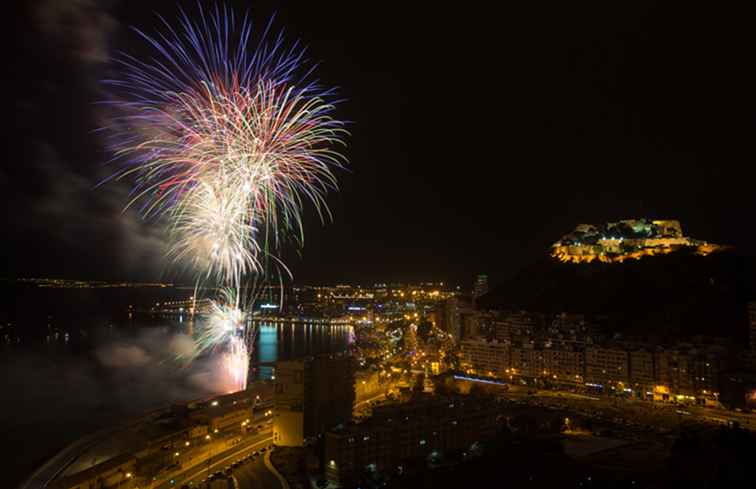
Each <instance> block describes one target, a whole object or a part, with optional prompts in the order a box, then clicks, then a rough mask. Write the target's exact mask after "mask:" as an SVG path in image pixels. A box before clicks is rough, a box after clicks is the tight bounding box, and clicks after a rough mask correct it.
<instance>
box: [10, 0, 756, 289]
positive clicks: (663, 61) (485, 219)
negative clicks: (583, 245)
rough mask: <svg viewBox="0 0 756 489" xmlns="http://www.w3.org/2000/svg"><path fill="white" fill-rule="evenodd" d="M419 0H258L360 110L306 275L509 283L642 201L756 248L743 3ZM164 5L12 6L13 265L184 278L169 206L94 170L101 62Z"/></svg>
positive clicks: (703, 233)
mask: <svg viewBox="0 0 756 489" xmlns="http://www.w3.org/2000/svg"><path fill="white" fill-rule="evenodd" d="M179 3H180V4H183V5H186V8H187V9H188V10H189V11H191V10H192V9H193V8H195V5H196V3H195V2H179ZM405 3H407V4H409V3H413V4H414V3H418V4H419V3H421V2H397V3H392V2H372V3H368V2H354V1H352V2H344V3H343V4H342V3H341V2H309V1H308V2H299V1H297V2H285V3H284V2H281V3H277V2H251V5H252V12H253V15H254V18H255V19H257V21H258V23H259V24H264V23H265V22H266V21H267V19H268V17H269V16H270V15H271V14H272V13H274V12H276V13H277V18H276V21H275V24H274V25H275V26H276V27H279V28H285V30H286V32H287V37H288V39H289V40H290V41H293V40H294V39H297V38H299V39H301V40H302V41H303V42H304V43H305V44H306V45H307V46H308V47H309V52H310V55H311V58H312V59H313V60H315V61H318V62H321V65H320V69H319V72H318V73H319V75H320V79H321V80H322V81H323V82H324V83H327V84H329V85H337V86H339V87H340V93H341V95H342V96H343V97H344V98H345V99H346V101H345V102H344V103H343V104H342V105H341V106H340V108H339V116H340V117H342V118H344V119H347V120H349V121H352V122H351V124H350V126H349V130H350V131H351V133H352V136H351V138H350V140H349V143H350V145H349V148H348V149H347V150H346V154H347V156H348V157H349V159H350V161H351V166H350V169H349V171H347V172H340V173H339V175H338V177H339V179H340V185H341V191H340V192H339V193H334V194H331V195H330V196H329V199H328V202H329V204H330V206H331V209H332V211H333V214H334V220H333V222H332V223H329V224H327V225H326V226H321V225H320V223H319V222H318V221H317V219H316V218H315V215H314V213H313V212H310V213H309V214H308V218H307V220H306V226H307V228H306V238H305V239H306V243H305V247H304V250H303V253H302V256H301V258H299V257H296V256H294V257H291V258H289V265H290V266H291V268H292V270H293V271H294V273H295V279H296V281H297V282H305V283H313V282H341V281H352V282H361V283H371V282H373V281H384V280H413V281H414V280H425V279H429V280H431V279H435V280H447V281H453V282H457V283H460V284H462V285H467V286H469V285H470V284H471V283H472V280H473V276H474V275H475V274H476V273H479V272H487V273H489V275H490V276H491V281H492V282H494V283H496V282H498V281H501V280H504V279H505V278H506V277H508V276H510V275H512V274H513V273H515V272H516V271H517V270H518V269H519V268H520V267H521V266H523V265H524V264H526V263H529V262H531V261H533V260H535V259H537V258H539V257H540V256H542V255H543V254H544V253H546V252H547V248H548V246H549V245H550V244H551V243H552V242H554V241H556V240H557V239H558V238H559V237H560V236H561V235H562V234H564V233H566V232H568V231H569V230H571V229H572V228H573V227H574V225H575V224H577V223H580V222H586V223H592V222H593V223H598V222H603V221H607V220H618V219H623V218H633V217H641V216H647V217H652V218H672V219H674V218H677V219H680V220H681V221H682V224H683V229H684V231H685V232H686V234H688V235H690V236H692V237H695V238H699V239H705V240H709V241H712V242H720V243H727V244H733V245H736V246H737V247H738V249H739V250H740V251H741V252H742V253H744V254H751V252H752V250H753V249H754V245H756V232H754V230H753V218H752V216H753V215H754V210H755V209H754V208H755V207H756V205H755V202H756V199H754V197H753V186H754V179H753V171H752V170H751V168H752V167H753V166H754V164H755V163H756V150H755V149H754V148H756V103H755V102H756V100H755V96H754V94H755V93H756V74H755V73H754V59H756V55H755V53H756V30H754V29H753V28H752V25H751V20H752V17H750V16H749V15H747V14H748V13H747V12H738V11H735V10H730V9H729V8H725V7H723V6H718V5H716V4H713V3H708V4H704V3H702V2H688V3H687V4H679V5H669V4H668V5H666V6H663V5H653V4H649V3H646V2H631V3H630V4H627V3H622V4H620V2H607V3H611V4H612V5H602V4H600V3H596V4H595V5H590V6H588V5H585V6H579V5H575V3H574V2H554V3H553V4H552V5H548V4H546V3H541V2H539V3H535V4H533V5H531V6H517V7H510V8H507V9H500V10H488V9H487V8H486V7H484V5H485V4H484V3H480V4H476V3H475V2H457V3H438V2H437V3H425V2H422V4H423V6H420V5H418V6H413V7H408V6H407V5H405ZM518 3H519V2H518ZM235 4H237V5H239V7H238V10H239V11H243V8H244V7H243V5H244V2H236V3H235ZM154 11H155V12H159V13H160V14H162V15H164V16H165V17H167V18H169V19H170V18H172V17H175V15H176V13H177V2H175V1H168V2H165V1H150V2H125V1H121V2H95V1H83V0H82V1H71V2H59V1H57V0H48V1H29V2H25V3H23V5H22V6H21V7H20V8H19V10H18V11H17V12H16V14H15V17H16V18H15V19H13V18H12V17H11V18H9V20H8V21H7V22H6V24H12V25H11V26H10V28H11V30H12V31H13V32H14V33H15V38H16V41H17V42H16V48H15V50H12V51H13V52H12V53H11V58H10V60H9V61H8V64H9V68H10V70H9V71H10V74H9V76H10V82H11V85H12V89H11V90H8V91H6V99H7V102H8V103H9V106H10V110H8V111H6V114H7V117H8V122H9V123H10V126H11V131H10V132H9V133H8V132H6V138H7V139H6V147H8V149H9V155H8V156H7V157H6V158H5V159H4V161H3V165H2V170H0V192H1V193H2V195H3V197H4V198H5V201H6V206H5V207H6V212H5V213H4V214H3V215H4V220H5V222H4V223H3V227H2V229H3V231H4V232H3V237H2V240H1V242H2V247H3V248H2V252H3V254H4V255H5V257H6V260H4V262H5V265H6V266H5V269H4V270H2V271H1V272H0V273H2V274H3V275H5V276H11V277H13V276H19V277H28V276H56V277H66V278H100V279H129V280H155V279H172V278H174V276H175V274H174V272H173V270H172V268H171V267H170V266H169V264H168V263H167V261H166V260H165V259H164V258H163V251H164V250H163V247H164V238H163V235H162V229H161V228H160V226H159V225H157V224H156V223H143V222H140V220H139V219H138V218H137V217H136V216H135V215H134V214H133V213H132V212H130V211H129V212H126V213H121V209H122V207H123V205H124V204H125V203H126V198H125V189H124V188H122V187H120V186H118V185H109V186H105V187H101V188H95V185H96V184H97V183H98V182H99V181H100V180H101V179H102V178H103V177H104V176H105V175H107V174H108V171H109V170H108V168H107V167H104V166H103V165H104V162H105V161H106V160H107V159H108V157H109V156H108V154H107V152H106V151H105V148H104V146H103V142H102V141H101V140H100V138H99V136H98V135H97V134H96V133H94V132H93V131H94V130H95V129H96V128H97V127H98V126H99V125H100V124H101V122H102V121H101V120H100V118H101V117H102V115H101V113H100V112H99V111H98V106H97V105H96V104H95V102H96V101H97V100H100V99H101V97H102V92H101V87H100V85H99V80H101V79H102V78H104V77H105V76H107V74H108V73H109V71H110V70H112V66H111V65H110V64H109V58H110V56H111V54H112V53H114V52H115V51H116V50H119V49H123V50H126V51H128V52H138V51H139V50H140V49H142V48H141V47H140V46H141V44H140V43H139V42H137V39H136V37H135V36H134V35H133V34H132V33H130V32H129V30H128V26H129V25H136V26H139V27H141V28H143V29H145V30H147V31H150V29H151V27H152V26H155V25H156V19H155V17H154V16H153V12H154ZM11 19H12V20H11Z"/></svg>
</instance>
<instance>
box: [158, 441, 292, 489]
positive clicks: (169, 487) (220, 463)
mask: <svg viewBox="0 0 756 489" xmlns="http://www.w3.org/2000/svg"><path fill="white" fill-rule="evenodd" d="M272 443H273V437H272V436H271V434H270V431H264V432H262V433H260V434H259V435H257V436H254V437H251V438H250V439H248V440H245V441H244V442H242V443H240V444H239V445H237V446H235V447H233V448H230V449H228V450H225V451H224V452H221V453H219V454H214V455H213V457H212V460H211V464H210V465H208V463H207V461H203V462H200V463H197V464H196V465H193V466H191V467H188V468H186V469H185V470H183V471H181V472H177V473H173V474H171V476H170V478H166V479H163V480H161V481H159V483H157V484H155V485H153V486H152V488H151V489H175V488H179V487H181V486H182V485H183V484H189V483H191V486H190V487H201V486H199V484H200V482H201V481H202V480H203V479H205V478H206V477H207V476H208V474H212V473H214V472H218V471H223V470H224V469H225V468H226V467H227V466H228V465H231V464H232V463H234V462H235V461H236V460H238V459H240V458H242V457H244V456H246V455H248V454H250V453H252V452H254V451H256V450H259V449H260V448H262V447H267V446H269V445H270V444H272ZM258 458H261V457H258ZM266 470H267V469H266ZM271 477H273V479H274V480H275V477H274V476H273V474H271ZM171 481H173V482H171ZM270 487H271V488H276V489H277V488H278V487H280V485H279V484H278V483H277V481H276V485H274V486H270Z"/></svg>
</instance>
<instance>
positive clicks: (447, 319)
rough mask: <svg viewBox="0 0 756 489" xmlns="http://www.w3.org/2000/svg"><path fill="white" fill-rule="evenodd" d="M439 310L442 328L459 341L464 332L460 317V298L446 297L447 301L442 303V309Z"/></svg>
mask: <svg viewBox="0 0 756 489" xmlns="http://www.w3.org/2000/svg"><path fill="white" fill-rule="evenodd" d="M439 312H440V314H439V316H440V318H439V319H441V329H443V330H444V331H446V332H447V333H449V334H450V335H452V336H453V337H454V340H455V341H459V338H460V336H461V333H462V331H461V329H462V327H461V324H460V317H459V299H457V298H456V297H450V298H449V299H446V301H444V302H442V303H441V311H439Z"/></svg>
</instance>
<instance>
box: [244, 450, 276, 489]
mask: <svg viewBox="0 0 756 489" xmlns="http://www.w3.org/2000/svg"><path fill="white" fill-rule="evenodd" d="M233 477H234V478H235V479H236V482H237V483H238V484H239V489H260V488H264V489H280V488H281V483H280V482H279V481H278V478H277V477H276V476H275V475H273V473H272V472H271V471H270V470H268V468H267V467H266V466H265V462H264V461H263V457H256V458H254V459H253V460H251V461H249V462H247V463H244V464H242V465H240V466H239V467H238V468H236V469H234V474H233Z"/></svg>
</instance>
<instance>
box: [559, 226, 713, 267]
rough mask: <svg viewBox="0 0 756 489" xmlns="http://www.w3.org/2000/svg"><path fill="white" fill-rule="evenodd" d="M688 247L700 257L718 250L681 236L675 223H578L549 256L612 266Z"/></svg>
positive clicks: (562, 259) (563, 259)
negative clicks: (628, 260)
mask: <svg viewBox="0 0 756 489" xmlns="http://www.w3.org/2000/svg"><path fill="white" fill-rule="evenodd" d="M682 248H692V249H694V250H695V252H696V253H698V254H700V255H704V256H705V255H708V254H709V253H713V252H715V251H718V250H720V249H722V248H723V247H722V246H720V245H715V244H711V243H707V242H706V241H700V240H697V239H693V238H689V237H686V236H684V235H683V232H682V227H681V226H680V222H679V221H676V220H658V221H649V220H647V219H626V220H623V221H618V222H610V223H606V224H601V225H593V224H579V225H578V226H577V227H576V228H575V229H574V230H573V231H572V232H570V233H568V234H566V235H564V236H562V238H561V239H560V240H559V241H557V242H556V243H554V244H553V245H552V246H551V256H553V257H554V258H556V259H558V260H560V261H562V262H572V263H590V262H592V261H594V260H597V261H601V262H605V263H615V262H623V261H625V260H627V259H636V260H637V259H640V258H642V257H644V256H651V255H660V254H666V253H670V252H672V251H675V250H678V249H682Z"/></svg>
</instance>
